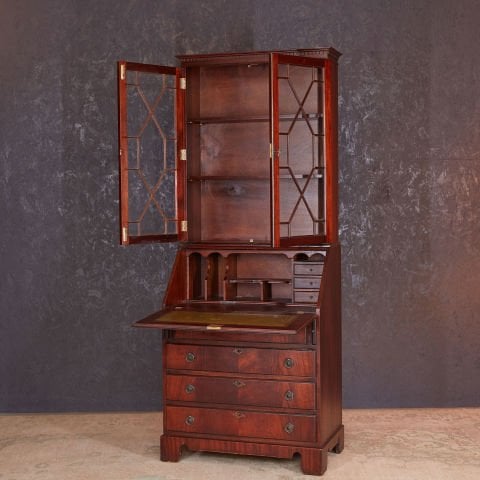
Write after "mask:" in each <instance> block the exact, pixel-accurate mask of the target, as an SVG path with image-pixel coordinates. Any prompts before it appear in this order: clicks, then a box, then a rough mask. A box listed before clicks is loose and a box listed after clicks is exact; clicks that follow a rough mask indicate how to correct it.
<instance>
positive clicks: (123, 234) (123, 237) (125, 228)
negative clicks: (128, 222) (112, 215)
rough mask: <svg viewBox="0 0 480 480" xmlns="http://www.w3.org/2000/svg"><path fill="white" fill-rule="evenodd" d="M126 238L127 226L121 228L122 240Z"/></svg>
mask: <svg viewBox="0 0 480 480" xmlns="http://www.w3.org/2000/svg"><path fill="white" fill-rule="evenodd" d="M127 240H128V228H127V227H123V228H122V242H126V241H127Z"/></svg>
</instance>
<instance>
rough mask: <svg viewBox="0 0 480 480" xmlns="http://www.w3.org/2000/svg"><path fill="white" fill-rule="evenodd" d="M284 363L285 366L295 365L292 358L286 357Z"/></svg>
mask: <svg viewBox="0 0 480 480" xmlns="http://www.w3.org/2000/svg"><path fill="white" fill-rule="evenodd" d="M283 365H284V366H285V368H292V367H293V366H294V365H295V362H294V361H293V359H292V358H286V359H285V361H284V362H283Z"/></svg>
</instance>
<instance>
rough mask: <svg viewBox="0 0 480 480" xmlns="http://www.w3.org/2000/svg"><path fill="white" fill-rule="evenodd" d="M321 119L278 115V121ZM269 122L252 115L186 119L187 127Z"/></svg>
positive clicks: (312, 115)
mask: <svg viewBox="0 0 480 480" xmlns="http://www.w3.org/2000/svg"><path fill="white" fill-rule="evenodd" d="M322 117H323V115H321V114H315V113H307V114H304V115H299V116H298V117H296V114H295V113H293V114H284V115H280V121H281V122H286V121H293V120H295V121H302V120H320V119H321V118H322ZM262 122H270V117H269V116H268V115H265V116H263V115H254V116H242V117H202V118H189V119H187V125H208V124H215V123H220V124H221V123H262Z"/></svg>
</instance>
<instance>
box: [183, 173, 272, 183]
mask: <svg viewBox="0 0 480 480" xmlns="http://www.w3.org/2000/svg"><path fill="white" fill-rule="evenodd" d="M210 180H212V181H247V180H248V181H250V180H261V181H265V180H268V181H269V180H270V177H254V176H251V175H250V176H247V175H235V176H234V175H190V176H189V177H188V181H189V182H202V181H210Z"/></svg>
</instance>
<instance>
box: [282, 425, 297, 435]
mask: <svg viewBox="0 0 480 480" xmlns="http://www.w3.org/2000/svg"><path fill="white" fill-rule="evenodd" d="M284 430H285V433H288V434H289V435H290V434H292V433H293V431H294V430H295V425H294V424H293V423H287V424H286V425H285V427H284Z"/></svg>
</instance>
